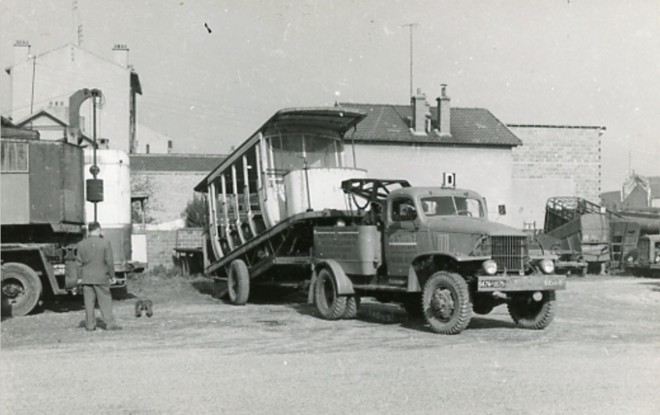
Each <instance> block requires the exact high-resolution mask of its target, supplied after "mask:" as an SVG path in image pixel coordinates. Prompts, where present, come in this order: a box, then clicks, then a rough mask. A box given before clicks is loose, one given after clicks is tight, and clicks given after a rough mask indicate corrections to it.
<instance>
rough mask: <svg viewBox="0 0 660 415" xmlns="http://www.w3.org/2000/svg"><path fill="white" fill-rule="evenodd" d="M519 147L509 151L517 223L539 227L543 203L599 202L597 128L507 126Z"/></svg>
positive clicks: (600, 130) (543, 211)
mask: <svg viewBox="0 0 660 415" xmlns="http://www.w3.org/2000/svg"><path fill="white" fill-rule="evenodd" d="M509 129H510V130H511V131H512V132H513V133H514V134H515V135H516V136H517V137H518V138H520V140H522V142H523V145H522V146H519V147H515V148H514V149H513V152H512V155H513V182H514V186H515V187H514V189H515V191H514V209H515V210H516V212H517V216H518V217H519V218H520V220H521V222H520V223H518V224H516V226H517V227H522V225H523V222H536V224H537V227H539V225H540V226H541V227H542V226H543V220H544V216H545V202H546V201H547V199H549V198H550V197H553V196H577V197H581V198H584V199H587V200H589V201H591V202H594V203H599V200H600V197H599V195H600V190H601V189H600V186H601V151H600V150H601V135H602V132H603V130H602V129H601V128H592V127H561V126H509Z"/></svg>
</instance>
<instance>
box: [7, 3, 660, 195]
mask: <svg viewBox="0 0 660 415" xmlns="http://www.w3.org/2000/svg"><path fill="white" fill-rule="evenodd" d="M73 4H77V12H74V10H73ZM76 20H77V21H78V22H79V23H81V24H82V27H83V32H82V33H83V36H82V45H81V46H82V47H83V48H84V49H87V50H89V51H91V52H94V53H95V54H97V55H100V56H102V57H106V58H107V59H109V60H112V47H113V45H114V44H117V43H122V44H126V45H128V47H129V49H130V57H129V60H130V63H131V64H132V65H133V66H134V67H135V70H136V71H137V72H138V74H139V76H140V81H141V85H142V91H143V95H142V96H140V97H139V98H138V122H140V123H142V124H144V125H146V126H148V127H150V128H152V129H154V130H156V131H159V132H162V133H164V134H167V135H169V136H171V137H173V138H174V148H175V151H179V152H186V153H212V154H225V153H228V152H229V150H230V148H231V147H232V146H237V145H239V144H240V143H241V142H243V141H244V140H245V139H246V138H248V137H249V136H250V135H251V134H252V133H253V132H254V131H255V130H257V129H258V128H259V127H260V126H261V125H262V124H263V122H265V121H266V120H267V119H268V118H269V117H270V116H271V115H272V114H273V113H275V112H276V111H277V110H279V109H282V108H287V107H306V106H322V105H333V104H334V103H335V102H336V101H339V102H354V103H374V104H407V103H409V102H410V98H409V97H410V83H411V79H410V52H411V49H410V48H411V39H410V29H409V27H408V26H406V25H407V24H411V23H415V24H416V26H415V27H414V29H413V38H412V52H413V53H412V55H413V59H412V61H413V76H412V83H413V88H414V90H417V89H418V88H419V89H420V90H421V91H422V92H424V93H425V94H426V95H427V98H428V99H429V100H431V101H432V102H434V100H435V98H436V97H437V96H438V95H439V94H440V84H443V83H445V84H448V87H447V93H448V95H449V96H450V97H451V105H452V106H454V107H472V108H474V107H478V108H487V109H488V110H490V111H491V112H492V113H493V114H494V115H495V116H496V117H498V118H499V119H500V120H501V121H503V122H504V123H510V124H535V125H537V124H552V125H581V126H604V127H606V129H607V130H606V132H605V134H604V135H603V136H602V160H603V177H602V179H603V182H602V188H603V190H604V191H607V190H618V189H620V186H621V184H622V182H623V181H624V180H625V178H626V177H627V176H628V174H629V172H630V170H634V171H635V172H637V173H639V174H642V175H649V176H660V114H659V112H660V1H658V0H630V1H626V2H623V1H620V0H536V1H533V0H530V1H527V0H460V1H453V0H361V1H358V0H332V1H330V0H308V1H302V0H300V1H299V0H278V1H267V0H259V1H257V0H254V1H252V0H177V1H174V0H151V1H149V0H111V1H109V0H77V1H74V0H0V67H2V68H3V69H4V68H6V67H9V66H11V65H12V60H13V52H12V46H13V44H14V42H15V41H16V40H19V39H20V40H28V41H29V42H30V44H31V46H32V49H31V52H32V53H33V54H41V53H44V52H47V51H49V50H51V49H54V48H56V47H59V46H62V45H64V44H67V43H76V41H77V39H76V35H75V30H74V22H75V21H76ZM9 80H10V78H9V76H8V75H7V74H6V73H5V72H4V71H2V73H1V74H0V111H1V112H2V113H3V114H5V113H7V111H8V110H9V108H10V106H11V103H10V99H9V97H8V91H9ZM89 87H90V88H94V87H95V86H93V85H90V86H89Z"/></svg>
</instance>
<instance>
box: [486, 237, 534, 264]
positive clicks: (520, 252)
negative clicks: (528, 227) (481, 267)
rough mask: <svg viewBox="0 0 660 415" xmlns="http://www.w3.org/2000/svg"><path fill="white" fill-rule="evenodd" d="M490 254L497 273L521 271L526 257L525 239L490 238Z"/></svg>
mask: <svg viewBox="0 0 660 415" xmlns="http://www.w3.org/2000/svg"><path fill="white" fill-rule="evenodd" d="M491 252H492V256H493V260H494V261H495V262H496V263H497V271H498V272H503V271H505V270H506V271H507V272H518V271H520V270H523V269H524V268H525V259H526V257H527V237H525V236H491Z"/></svg>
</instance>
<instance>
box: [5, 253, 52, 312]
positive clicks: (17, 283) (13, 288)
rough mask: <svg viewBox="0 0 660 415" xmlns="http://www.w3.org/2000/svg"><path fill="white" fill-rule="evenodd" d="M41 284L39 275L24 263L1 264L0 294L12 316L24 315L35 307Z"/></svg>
mask: <svg viewBox="0 0 660 415" xmlns="http://www.w3.org/2000/svg"><path fill="white" fill-rule="evenodd" d="M42 292H43V285H42V284H41V280H40V279H39V275H37V273H36V272H35V271H34V270H33V269H32V268H30V267H28V266H27V265H25V264H20V263H17V262H10V263H7V264H3V265H2V296H3V297H4V300H5V301H3V303H4V302H6V303H7V306H8V307H9V313H10V314H11V315H12V316H14V317H20V316H25V315H27V314H29V313H30V312H31V311H33V310H34V309H35V307H37V304H39V300H40V299H41V294H42Z"/></svg>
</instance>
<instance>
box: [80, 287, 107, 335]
mask: <svg viewBox="0 0 660 415" xmlns="http://www.w3.org/2000/svg"><path fill="white" fill-rule="evenodd" d="M83 297H84V299H85V328H86V329H87V330H94V329H95V328H96V316H95V315H94V306H95V304H96V301H97V300H98V303H99V309H100V310H101V317H102V318H103V321H104V322H105V325H106V327H107V328H109V327H111V326H113V325H114V324H115V318H114V316H113V315H112V296H111V295H110V286H109V285H97V284H85V285H83Z"/></svg>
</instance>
